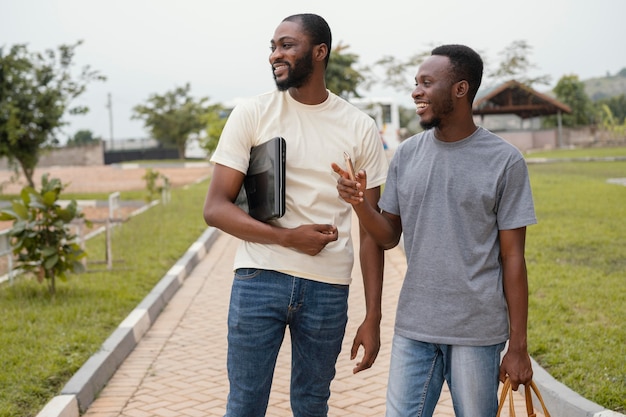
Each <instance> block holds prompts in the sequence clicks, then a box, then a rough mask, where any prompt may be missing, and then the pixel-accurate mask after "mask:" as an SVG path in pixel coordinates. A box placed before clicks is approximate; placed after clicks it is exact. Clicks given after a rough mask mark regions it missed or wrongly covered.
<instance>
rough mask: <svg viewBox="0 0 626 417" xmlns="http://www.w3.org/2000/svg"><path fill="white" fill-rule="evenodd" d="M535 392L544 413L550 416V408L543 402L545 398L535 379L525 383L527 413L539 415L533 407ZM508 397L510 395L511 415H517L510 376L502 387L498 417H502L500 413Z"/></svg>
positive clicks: (532, 416)
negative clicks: (542, 396)
mask: <svg viewBox="0 0 626 417" xmlns="http://www.w3.org/2000/svg"><path fill="white" fill-rule="evenodd" d="M533 393H534V394H535V395H536V396H537V399H538V400H539V402H540V403H541V408H543V414H544V415H545V417H550V413H549V412H548V409H547V408H546V405H545V403H544V402H543V398H541V394H540V393H539V388H537V385H535V382H534V381H530V383H528V384H527V385H524V397H525V399H526V413H527V414H528V417H536V416H537V415H536V414H535V408H534V407H533V398H532V394H533ZM507 397H509V417H515V407H514V406H513V388H511V381H510V380H509V378H508V377H507V379H506V380H505V381H504V386H503V387H502V392H501V393H500V403H499V404H498V414H496V417H500V413H501V412H502V409H503V408H504V403H505V402H506V398H507Z"/></svg>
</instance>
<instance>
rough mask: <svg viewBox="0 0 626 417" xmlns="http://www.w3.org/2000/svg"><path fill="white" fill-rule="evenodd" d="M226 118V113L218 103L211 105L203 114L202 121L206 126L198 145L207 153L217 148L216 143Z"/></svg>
mask: <svg viewBox="0 0 626 417" xmlns="http://www.w3.org/2000/svg"><path fill="white" fill-rule="evenodd" d="M227 119H228V115H227V114H226V111H225V109H224V108H223V107H222V106H221V105H220V104H216V105H214V106H212V107H211V108H210V110H209V111H208V112H207V113H206V114H205V117H204V121H205V123H206V128H205V129H204V131H205V134H206V135H205V137H204V138H202V139H201V140H200V147H201V148H202V149H204V150H205V151H206V152H207V154H209V155H210V154H212V153H213V151H215V148H217V143H218V142H219V140H220V136H221V135H222V130H224V125H225V124H226V120H227Z"/></svg>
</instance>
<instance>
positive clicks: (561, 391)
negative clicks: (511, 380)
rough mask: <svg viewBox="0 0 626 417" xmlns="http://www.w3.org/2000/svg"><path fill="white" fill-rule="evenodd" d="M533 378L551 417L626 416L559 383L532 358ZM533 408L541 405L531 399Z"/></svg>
mask: <svg viewBox="0 0 626 417" xmlns="http://www.w3.org/2000/svg"><path fill="white" fill-rule="evenodd" d="M531 361H532V365H533V380H534V381H535V384H536V385H537V387H538V388H539V391H540V392H541V397H542V398H543V401H544V402H545V403H546V407H547V408H548V411H550V415H551V416H552V417H626V416H624V414H621V413H617V412H615V411H611V410H607V409H605V408H603V407H602V406H600V405H598V404H596V403H594V402H592V401H590V400H588V399H586V398H584V397H583V396H581V395H580V394H578V393H576V392H574V391H572V390H571V389H570V388H568V387H567V386H566V385H564V384H562V383H560V382H559V381H557V380H556V379H554V378H553V377H552V375H550V374H549V373H548V372H547V371H546V370H545V369H543V368H542V367H541V366H540V365H539V364H538V363H537V362H536V361H535V360H534V359H532V358H531ZM533 402H534V403H535V408H537V409H538V410H541V405H540V404H539V403H538V401H536V399H533Z"/></svg>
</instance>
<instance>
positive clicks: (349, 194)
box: [330, 162, 367, 206]
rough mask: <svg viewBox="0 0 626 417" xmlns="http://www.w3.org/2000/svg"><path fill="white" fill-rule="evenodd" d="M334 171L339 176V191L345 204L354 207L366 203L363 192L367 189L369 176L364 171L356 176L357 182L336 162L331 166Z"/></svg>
mask: <svg viewBox="0 0 626 417" xmlns="http://www.w3.org/2000/svg"><path fill="white" fill-rule="evenodd" d="M330 166H331V168H332V169H333V171H335V172H336V173H337V174H339V178H337V191H338V192H339V197H341V198H342V199H343V200H344V201H345V202H347V203H350V204H352V205H353V206H356V205H359V204H361V203H362V202H363V201H364V198H363V197H364V194H363V191H361V190H365V189H367V175H366V174H365V171H364V170H360V171H359V172H357V173H356V174H355V180H354V181H353V180H352V179H350V174H349V173H348V171H345V170H344V169H343V168H341V167H340V166H339V165H337V164H335V163H334V162H333V163H332V164H331V165H330Z"/></svg>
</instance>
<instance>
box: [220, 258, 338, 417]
mask: <svg viewBox="0 0 626 417" xmlns="http://www.w3.org/2000/svg"><path fill="white" fill-rule="evenodd" d="M348 288H349V287H348V286H347V285H331V284H324V283H320V282H315V281H311V280H307V279H302V278H298V277H294V276H291V275H285V274H282V273H280V272H275V271H267V270H260V269H248V268H243V269H238V270H237V271H236V272H235V279H234V282H233V286H232V292H231V299H230V309H229V314H228V363H227V368H228V378H229V381H230V392H229V394H228V402H227V405H226V416H227V417H261V416H264V415H265V412H266V410H267V404H268V401H269V395H270V388H271V384H272V378H273V375H274V368H275V366H276V358H277V357H278V351H279V349H280V346H281V344H282V341H283V338H284V335H285V328H286V327H287V326H289V332H290V334H291V350H292V359H291V387H290V396H291V408H292V411H293V415H294V417H305V416H307V417H314V416H315V417H317V416H320V417H325V416H326V415H327V414H328V399H329V397H330V383H331V381H332V379H333V378H334V377H335V363H336V362H337V357H338V356H339V352H340V351H341V343H342V341H343V336H344V333H345V328H346V323H347V321H348Z"/></svg>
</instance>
